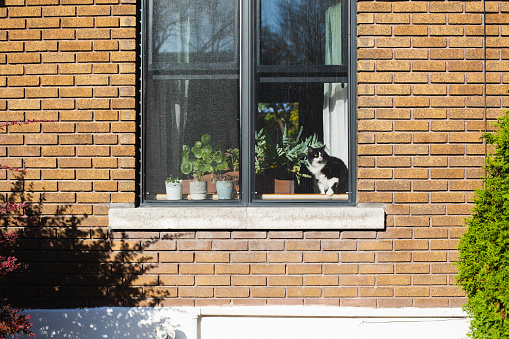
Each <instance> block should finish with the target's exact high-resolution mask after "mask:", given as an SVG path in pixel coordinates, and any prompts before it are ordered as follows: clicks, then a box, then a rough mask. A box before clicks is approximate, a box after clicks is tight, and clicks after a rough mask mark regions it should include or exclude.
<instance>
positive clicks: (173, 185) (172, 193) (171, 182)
mask: <svg viewBox="0 0 509 339" xmlns="http://www.w3.org/2000/svg"><path fill="white" fill-rule="evenodd" d="M165 183H166V199H167V200H180V199H182V180H180V179H178V178H174V177H173V176H172V175H171V174H170V176H169V177H168V178H167V179H166V181H165Z"/></svg>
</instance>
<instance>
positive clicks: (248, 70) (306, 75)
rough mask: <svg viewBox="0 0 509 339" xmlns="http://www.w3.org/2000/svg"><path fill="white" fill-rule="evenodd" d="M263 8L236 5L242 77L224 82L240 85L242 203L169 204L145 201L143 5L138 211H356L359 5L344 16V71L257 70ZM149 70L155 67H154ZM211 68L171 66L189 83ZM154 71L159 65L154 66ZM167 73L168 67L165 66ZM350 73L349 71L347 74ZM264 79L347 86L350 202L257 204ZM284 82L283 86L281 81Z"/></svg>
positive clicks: (251, 0) (144, 20) (252, 0)
mask: <svg viewBox="0 0 509 339" xmlns="http://www.w3.org/2000/svg"><path fill="white" fill-rule="evenodd" d="M260 3H261V0H238V7H239V20H240V23H239V27H240V33H239V42H240V46H238V47H239V48H238V52H239V53H240V74H238V75H235V74H233V73H232V74H231V75H229V74H226V75H225V76H226V77H235V76H237V77H239V78H240V79H239V84H240V93H239V94H240V100H239V102H240V107H239V110H240V126H239V131H240V141H239V142H240V151H241V169H240V178H241V181H240V191H241V193H242V194H241V196H240V199H238V200H230V201H211V200H206V201H187V200H186V201H167V200H147V199H145V180H147V177H146V167H145V165H146V161H145V157H146V152H145V147H146V146H147V142H146V141H145V140H146V137H147V135H148V132H147V129H146V124H145V123H144V116H145V114H144V112H145V109H146V104H145V102H146V100H147V99H146V78H145V76H146V75H147V74H148V71H149V61H148V59H149V55H148V54H149V53H148V52H147V51H148V43H147V41H148V34H149V28H148V26H149V21H150V18H149V17H148V16H149V13H150V11H149V10H148V0H144V1H142V4H141V30H140V31H141V32H140V35H141V38H140V41H141V43H140V51H141V53H140V54H141V60H140V77H139V79H138V80H139V82H140V87H139V88H140V112H139V117H140V122H141V123H140V158H139V159H140V161H139V169H140V171H139V179H140V180H139V194H138V196H137V198H138V202H137V205H139V206H161V205H177V206H184V205H186V206H192V205H201V206H209V205H210V206H212V205H214V206H216V207H219V206H250V205H252V206H263V205H268V206H270V205H273V206H285V205H287V206H295V205H303V204H307V205H316V204H319V205H320V204H321V205H328V206H332V205H333V206H355V205H356V203H357V114H356V112H357V91H356V90H357V78H356V73H357V72H356V71H357V48H356V35H357V34H356V2H355V0H347V3H348V11H347V13H346V17H347V23H346V24H344V25H343V28H346V32H347V33H346V42H347V48H346V49H344V50H343V51H342V56H343V58H345V57H346V59H347V63H346V65H347V66H346V67H345V66H344V65H343V66H339V65H318V66H316V65H310V66H297V67H294V66H272V65H270V66H268V65H259V50H260V48H259V47H258V46H257V44H259V43H260V38H259V34H258V32H257V31H256V29H257V28H258V27H260V23H259V20H260V15H258V14H257V13H259V11H260ZM224 65H225V64H217V65H216V66H217V67H214V68H213V69H212V72H214V71H216V68H217V69H220V70H222V71H226V72H228V69H229V66H228V65H227V66H224ZM150 67H151V66H150ZM210 67H211V64H206V65H205V64H199V63H198V64H192V65H178V66H175V67H173V70H172V72H171V74H170V75H169V76H170V77H172V78H174V79H183V78H184V77H185V79H188V75H187V74H189V72H190V71H191V72H193V73H194V72H196V71H199V74H200V76H205V77H206V76H207V75H208V74H210V73H211V72H210V71H211V68H210ZM225 67H226V68H225ZM156 68H158V67H157V65H156ZM163 68H164V67H163ZM345 68H346V69H345ZM257 77H260V78H263V80H261V81H262V82H263V81H266V82H280V81H281V79H283V78H284V79H287V80H288V79H290V80H295V81H297V82H298V81H303V80H305V79H310V78H313V79H314V80H315V81H316V82H320V81H322V82H330V83H338V82H341V80H345V79H346V80H347V81H346V82H347V84H348V131H349V144H348V164H347V166H348V169H349V178H348V184H349V193H348V200H347V201H337V200H327V199H324V200H308V199H302V200H297V199H292V200H279V201H275V200H261V199H255V193H254V191H255V190H254V178H255V175H254V166H253V165H254V163H253V162H254V142H255V138H254V135H255V126H256V121H255V111H256V101H255V98H256V94H255V87H256V84H255V83H256V79H257ZM283 82H284V81H283Z"/></svg>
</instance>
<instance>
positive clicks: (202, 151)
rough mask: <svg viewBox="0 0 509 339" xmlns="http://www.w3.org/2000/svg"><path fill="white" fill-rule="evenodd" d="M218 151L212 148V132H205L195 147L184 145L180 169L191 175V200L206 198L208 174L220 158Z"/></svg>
mask: <svg viewBox="0 0 509 339" xmlns="http://www.w3.org/2000/svg"><path fill="white" fill-rule="evenodd" d="M218 157H219V155H218V153H217V152H214V151H213V150H212V146H211V145H210V134H203V135H202V136H201V138H200V140H198V141H196V142H195V144H194V146H193V147H189V146H188V145H183V146H182V163H181V165H180V170H181V171H182V173H184V174H185V175H191V176H192V178H193V180H191V181H190V182H189V194H190V197H191V200H204V199H206V198H207V181H206V180H205V179H204V176H205V175H206V174H209V173H212V172H213V170H214V167H213V165H214V163H215V162H217V160H218Z"/></svg>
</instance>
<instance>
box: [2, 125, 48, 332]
mask: <svg viewBox="0 0 509 339" xmlns="http://www.w3.org/2000/svg"><path fill="white" fill-rule="evenodd" d="M33 122H39V121H35V120H26V121H12V122H2V123H0V128H1V127H6V126H11V125H21V124H29V123H33ZM0 169H5V170H8V171H16V172H20V173H23V174H25V173H26V171H25V170H23V169H20V168H15V167H9V166H5V165H0ZM27 206H28V204H27V203H26V202H20V203H18V202H10V201H5V202H3V203H0V218H1V217H2V216H4V215H6V214H9V213H11V212H14V211H16V210H18V209H23V208H25V207H27ZM16 238H17V236H16V234H14V233H12V232H4V231H1V230H0V250H1V249H3V248H4V247H6V246H9V245H11V244H12V243H13V242H14V241H15V240H16ZM20 266H21V264H20V263H19V262H18V260H17V258H16V257H13V256H4V255H1V254H0V280H3V279H4V277H5V275H6V274H7V273H9V272H12V271H15V270H17V269H19V268H20ZM20 312H21V310H20V309H17V308H13V307H11V306H10V305H9V302H8V300H7V299H6V298H3V297H2V298H0V339H4V338H6V337H7V336H14V335H15V334H18V333H23V334H26V335H28V336H29V337H35V334H34V333H32V332H31V331H30V327H31V326H32V324H31V323H30V322H29V320H30V316H29V315H24V314H21V313H20Z"/></svg>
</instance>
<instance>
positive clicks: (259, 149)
mask: <svg viewBox="0 0 509 339" xmlns="http://www.w3.org/2000/svg"><path fill="white" fill-rule="evenodd" d="M272 134H273V133H272V131H270V130H264V129H263V128H262V129H260V131H258V132H257V133H255V140H256V144H255V174H256V175H257V179H256V180H255V186H256V191H258V192H259V193H293V187H294V182H295V181H296V182H297V185H299V184H300V181H301V179H302V178H311V175H310V174H308V173H303V172H301V169H302V168H306V164H307V148H308V146H312V147H316V148H318V147H321V146H323V143H321V142H320V141H318V137H317V135H316V134H314V135H312V136H309V137H307V138H306V139H304V140H301V135H302V127H301V128H300V129H299V132H298V134H297V136H296V137H295V138H290V137H289V135H288V129H287V127H286V124H285V127H284V132H283V135H282V137H281V140H280V141H277V142H275V141H274V140H273V139H272V137H271V135H272ZM281 180H287V181H288V183H287V185H286V186H287V188H283V191H281V192H274V187H277V186H278V185H281V186H282V183H281V182H278V181H281Z"/></svg>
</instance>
